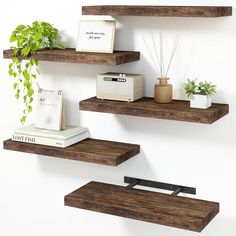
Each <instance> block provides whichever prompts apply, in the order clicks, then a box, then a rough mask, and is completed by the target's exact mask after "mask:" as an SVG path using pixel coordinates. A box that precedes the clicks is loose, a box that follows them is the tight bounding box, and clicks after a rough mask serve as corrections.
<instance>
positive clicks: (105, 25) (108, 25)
mask: <svg viewBox="0 0 236 236" xmlns="http://www.w3.org/2000/svg"><path fill="white" fill-rule="evenodd" d="M115 30H116V21H114V20H80V23H79V31H78V39H77V44H76V51H77V52H98V53H113V49H114V40H115Z"/></svg>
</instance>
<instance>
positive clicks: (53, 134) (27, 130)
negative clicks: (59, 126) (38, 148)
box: [15, 124, 88, 140]
mask: <svg viewBox="0 0 236 236" xmlns="http://www.w3.org/2000/svg"><path fill="white" fill-rule="evenodd" d="M86 131H87V132H88V129H87V128H85V127H81V126H66V127H65V129H64V130H60V131H55V130H47V129H40V128H36V127H35V126H34V124H31V125H27V126H24V127H21V128H19V129H16V130H15V134H18V135H32V136H37V137H44V138H52V139H60V140H66V139H68V138H71V137H73V136H76V135H78V134H82V133H84V132H86Z"/></svg>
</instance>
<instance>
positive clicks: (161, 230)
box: [123, 216, 236, 236]
mask: <svg viewBox="0 0 236 236" xmlns="http://www.w3.org/2000/svg"><path fill="white" fill-rule="evenodd" d="M123 223H124V227H125V228H126V230H127V232H128V233H127V235H129V236H143V235H148V236H156V235H168V236H190V235H192V236H193V235H199V233H196V232H190V231H187V230H182V229H176V228H171V227H167V226H161V225H155V224H151V223H146V222H141V221H136V220H128V221H127V220H123ZM235 224H236V220H230V219H225V218H220V217H219V216H217V217H216V218H215V219H214V220H213V221H212V222H211V223H210V224H209V225H208V226H207V227H206V228H205V229H204V230H203V231H202V232H201V236H207V235H214V236H222V235H232V233H233V232H235Z"/></svg>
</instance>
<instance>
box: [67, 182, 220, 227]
mask: <svg viewBox="0 0 236 236" xmlns="http://www.w3.org/2000/svg"><path fill="white" fill-rule="evenodd" d="M65 205H66V206H70V207H77V208H82V209H86V210H91V211H96V212H102V213H107V214H111V215H116V216H122V217H126V218H131V219H136V220H141V221H147V222H151V223H155V224H161V225H166V226H171V227H176V228H181V229H186V230H191V231H196V232H200V231H202V230H203V229H204V228H205V227H206V225H207V224H208V223H209V222H210V221H211V220H212V219H213V218H214V217H215V216H216V215H217V213H218V212H219V203H216V202H210V201H203V200H198V199H193V198H187V197H180V196H173V195H168V194H163V193H157V192H152V191H145V190H140V189H132V188H126V187H122V186H116V185H111V184H105V183H99V182H93V181H92V182H90V183H88V184H86V185H84V186H83V187H81V188H79V189H77V190H76V191H74V192H72V193H70V194H68V195H67V196H65Z"/></svg>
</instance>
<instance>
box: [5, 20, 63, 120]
mask: <svg viewBox="0 0 236 236" xmlns="http://www.w3.org/2000/svg"><path fill="white" fill-rule="evenodd" d="M10 43H14V46H12V47H11V49H12V50H13V52H14V57H13V58H12V61H11V63H9V67H8V74H9V75H10V76H11V77H13V78H14V79H15V82H14V84H13V88H14V90H15V97H16V99H19V98H20V97H22V98H23V102H24V104H25V108H24V110H23V116H22V118H21V122H22V123H23V124H24V123H25V121H26V119H27V115H28V113H30V112H32V110H33V108H32V105H31V103H32V102H33V95H34V90H35V89H34V84H35V83H36V84H38V83H37V78H38V75H39V74H40V71H39V68H38V61H37V60H35V59H32V58H31V59H29V61H23V60H22V59H21V56H23V57H27V56H28V57H29V58H30V55H32V54H33V53H35V52H36V51H38V50H40V49H43V48H50V49H52V48H64V45H63V43H62V42H60V36H59V31H58V29H56V28H54V27H53V25H51V24H49V23H47V22H43V21H42V22H39V21H34V22H33V23H32V25H23V24H21V25H18V26H17V27H16V28H15V30H14V31H13V32H12V34H11V36H10Z"/></svg>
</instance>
